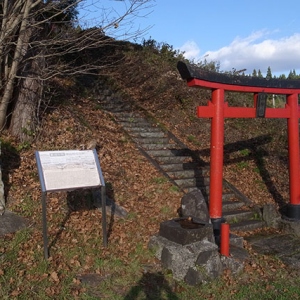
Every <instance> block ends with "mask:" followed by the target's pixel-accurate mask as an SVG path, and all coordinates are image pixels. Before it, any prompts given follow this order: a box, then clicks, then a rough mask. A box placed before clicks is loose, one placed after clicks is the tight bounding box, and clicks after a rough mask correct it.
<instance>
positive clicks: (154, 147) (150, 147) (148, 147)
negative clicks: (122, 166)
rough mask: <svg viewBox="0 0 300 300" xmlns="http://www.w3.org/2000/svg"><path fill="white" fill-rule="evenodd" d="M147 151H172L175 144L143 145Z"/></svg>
mask: <svg viewBox="0 0 300 300" xmlns="http://www.w3.org/2000/svg"><path fill="white" fill-rule="evenodd" d="M141 146H142V147H143V148H144V149H145V150H161V149H170V148H173V147H174V144H141Z"/></svg>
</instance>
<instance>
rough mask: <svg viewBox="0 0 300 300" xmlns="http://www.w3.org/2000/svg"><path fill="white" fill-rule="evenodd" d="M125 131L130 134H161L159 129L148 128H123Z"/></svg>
mask: <svg viewBox="0 0 300 300" xmlns="http://www.w3.org/2000/svg"><path fill="white" fill-rule="evenodd" d="M124 129H125V130H126V131H129V133H131V132H137V133H138V132H162V130H161V129H160V128H159V127H154V126H148V127H134V126H133V127H124Z"/></svg>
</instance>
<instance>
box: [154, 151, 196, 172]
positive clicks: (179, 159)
mask: <svg viewBox="0 0 300 300" xmlns="http://www.w3.org/2000/svg"><path fill="white" fill-rule="evenodd" d="M164 151H165V150H164ZM155 159H156V160H157V161H158V162H159V163H160V167H161V168H162V169H163V167H164V166H165V165H169V164H172V165H173V164H188V163H190V161H191V160H192V158H191V157H190V156H168V155H167V156H156V157H155Z"/></svg>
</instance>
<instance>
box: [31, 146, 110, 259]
mask: <svg viewBox="0 0 300 300" xmlns="http://www.w3.org/2000/svg"><path fill="white" fill-rule="evenodd" d="M35 158H36V163H37V170H38V176H39V180H40V185H41V190H42V219H43V243H44V257H45V259H48V258H49V249H48V236H47V193H48V192H60V191H73V190H77V189H97V188H100V189H101V202H102V203H101V204H102V232H103V245H104V247H107V230H106V191H105V181H104V177H103V175H102V171H101V167H100V162H99V159H98V155H97V151H96V149H93V150H54V151H35Z"/></svg>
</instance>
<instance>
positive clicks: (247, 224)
mask: <svg viewBox="0 0 300 300" xmlns="http://www.w3.org/2000/svg"><path fill="white" fill-rule="evenodd" d="M265 226H266V223H265V222H264V221H262V220H244V221H241V222H238V223H233V224H230V231H243V232H245V231H252V230H255V229H259V228H264V227H265Z"/></svg>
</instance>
